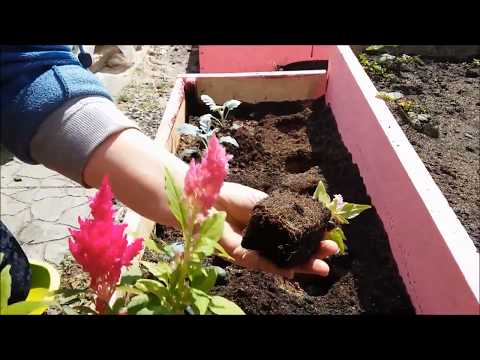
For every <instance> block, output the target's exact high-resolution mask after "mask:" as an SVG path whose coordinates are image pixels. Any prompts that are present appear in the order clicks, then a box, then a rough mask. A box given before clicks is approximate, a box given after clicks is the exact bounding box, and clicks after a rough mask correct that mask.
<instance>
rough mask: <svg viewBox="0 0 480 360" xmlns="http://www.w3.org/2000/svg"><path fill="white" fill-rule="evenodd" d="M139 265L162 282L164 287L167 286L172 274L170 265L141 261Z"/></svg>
mask: <svg viewBox="0 0 480 360" xmlns="http://www.w3.org/2000/svg"><path fill="white" fill-rule="evenodd" d="M141 264H142V265H143V266H145V267H146V268H147V270H148V271H149V272H150V273H151V274H152V275H153V276H155V277H156V278H157V279H159V280H162V281H164V282H165V285H167V284H168V282H169V277H170V274H171V273H172V268H171V267H170V265H168V264H167V263H163V262H159V263H153V262H149V261H142V262H141Z"/></svg>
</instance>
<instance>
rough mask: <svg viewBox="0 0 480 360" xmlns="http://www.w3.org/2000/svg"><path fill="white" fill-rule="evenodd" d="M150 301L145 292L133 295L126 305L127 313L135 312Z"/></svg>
mask: <svg viewBox="0 0 480 360" xmlns="http://www.w3.org/2000/svg"><path fill="white" fill-rule="evenodd" d="M149 302H150V298H149V296H148V295H147V294H140V295H137V296H134V297H133V298H132V299H131V300H130V301H129V303H128V305H127V310H128V313H129V314H136V313H137V312H138V311H140V309H142V308H144V307H145V306H147V305H148V303H149Z"/></svg>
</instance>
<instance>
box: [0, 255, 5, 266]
mask: <svg viewBox="0 0 480 360" xmlns="http://www.w3.org/2000/svg"><path fill="white" fill-rule="evenodd" d="M4 257H5V254H4V253H2V252H0V265H2V262H3V258H4Z"/></svg>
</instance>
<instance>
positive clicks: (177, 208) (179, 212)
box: [165, 167, 187, 231]
mask: <svg viewBox="0 0 480 360" xmlns="http://www.w3.org/2000/svg"><path fill="white" fill-rule="evenodd" d="M165 190H166V192H167V198H168V204H169V207H170V211H171V212H172V214H173V215H174V216H175V218H176V219H177V221H178V223H179V224H180V226H181V228H182V230H183V231H185V229H186V224H187V209H186V208H185V204H184V203H183V202H182V190H181V189H180V188H179V187H178V186H177V184H175V180H173V177H172V175H171V173H170V171H169V170H168V168H166V167H165Z"/></svg>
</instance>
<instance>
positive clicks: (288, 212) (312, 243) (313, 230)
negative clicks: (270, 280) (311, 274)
mask: <svg viewBox="0 0 480 360" xmlns="http://www.w3.org/2000/svg"><path fill="white" fill-rule="evenodd" d="M329 219H330V211H328V209H327V208H325V207H324V206H323V205H322V204H321V203H320V202H319V201H317V200H314V199H312V197H310V196H305V195H303V196H302V195H299V194H295V193H294V192H291V191H288V190H287V191H285V190H283V191H275V192H273V193H272V194H271V195H270V196H269V197H268V198H266V199H264V200H262V201H261V202H259V203H258V204H257V205H256V206H255V207H254V209H253V212H252V217H251V219H250V222H249V223H248V225H247V228H246V230H245V234H244V235H243V241H242V246H243V247H244V248H247V249H251V250H257V251H259V252H260V254H262V255H263V256H265V257H266V258H268V259H270V260H272V261H273V262H274V263H275V264H277V265H278V266H280V267H291V266H296V265H301V264H303V263H305V262H307V261H308V259H310V258H311V257H312V255H313V254H314V253H315V252H316V251H317V250H318V246H319V243H320V242H319V241H320V240H321V239H322V237H323V234H324V232H325V231H326V230H327V226H328V221H329Z"/></svg>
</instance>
